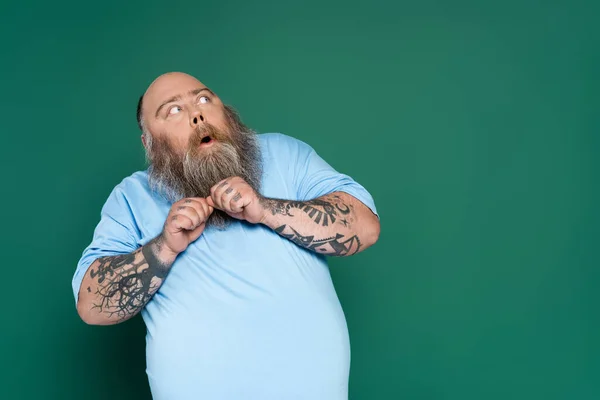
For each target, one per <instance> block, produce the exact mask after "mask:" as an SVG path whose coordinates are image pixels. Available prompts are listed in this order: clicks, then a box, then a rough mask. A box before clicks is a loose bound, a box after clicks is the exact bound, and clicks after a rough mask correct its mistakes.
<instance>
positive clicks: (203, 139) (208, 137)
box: [200, 136, 212, 144]
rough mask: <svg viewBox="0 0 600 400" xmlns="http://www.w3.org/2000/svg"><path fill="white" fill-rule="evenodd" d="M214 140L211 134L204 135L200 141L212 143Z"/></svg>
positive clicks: (201, 142)
mask: <svg viewBox="0 0 600 400" xmlns="http://www.w3.org/2000/svg"><path fill="white" fill-rule="evenodd" d="M210 142H212V138H211V137H210V136H204V137H203V138H202V140H201V141H200V144H205V143H210Z"/></svg>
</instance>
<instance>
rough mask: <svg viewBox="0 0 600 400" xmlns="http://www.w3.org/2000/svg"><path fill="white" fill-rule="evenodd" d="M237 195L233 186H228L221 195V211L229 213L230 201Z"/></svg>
mask: <svg viewBox="0 0 600 400" xmlns="http://www.w3.org/2000/svg"><path fill="white" fill-rule="evenodd" d="M238 193H239V192H238V191H237V190H236V189H235V188H234V187H233V186H228V187H227V189H225V190H224V191H223V193H221V201H220V203H221V204H222V205H223V210H225V211H231V199H232V198H233V197H234V196H235V195H237V194H238Z"/></svg>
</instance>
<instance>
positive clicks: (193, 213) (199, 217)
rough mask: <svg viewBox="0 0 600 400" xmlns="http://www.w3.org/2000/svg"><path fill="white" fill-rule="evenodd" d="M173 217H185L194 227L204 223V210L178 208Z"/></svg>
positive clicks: (187, 207) (198, 207)
mask: <svg viewBox="0 0 600 400" xmlns="http://www.w3.org/2000/svg"><path fill="white" fill-rule="evenodd" d="M173 214H174V215H185V216H186V217H188V218H189V219H191V220H192V222H193V223H194V227H196V226H198V225H200V224H201V223H202V222H204V210H202V207H201V206H199V205H198V206H196V207H190V206H179V207H177V208H176V209H175V211H174V213H173Z"/></svg>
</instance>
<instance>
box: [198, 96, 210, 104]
mask: <svg viewBox="0 0 600 400" xmlns="http://www.w3.org/2000/svg"><path fill="white" fill-rule="evenodd" d="M208 101H209V99H208V97H206V96H200V98H199V99H198V102H199V103H201V104H205V103H208Z"/></svg>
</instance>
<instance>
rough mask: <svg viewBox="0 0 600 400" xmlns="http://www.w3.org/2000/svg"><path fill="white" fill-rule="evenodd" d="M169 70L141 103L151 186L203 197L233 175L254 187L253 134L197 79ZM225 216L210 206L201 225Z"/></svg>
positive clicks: (222, 221)
mask: <svg viewBox="0 0 600 400" xmlns="http://www.w3.org/2000/svg"><path fill="white" fill-rule="evenodd" d="M172 75H175V74H168V75H166V76H162V77H160V78H159V79H157V80H156V81H155V82H154V83H153V84H152V85H150V88H149V89H148V91H147V92H146V95H145V97H144V101H143V103H142V118H143V121H144V124H145V126H146V129H147V130H148V132H149V133H150V134H151V141H149V138H146V141H145V142H144V145H145V147H146V155H147V159H148V161H149V163H150V168H149V175H148V179H149V183H150V186H151V188H152V189H153V190H157V191H159V192H162V193H163V194H165V195H166V197H167V198H168V199H169V200H170V201H172V202H175V201H177V200H179V199H181V198H183V197H204V198H206V197H208V196H209V195H210V188H211V187H212V186H214V185H215V184H216V183H218V182H219V181H221V180H223V179H226V178H229V177H232V176H239V177H241V178H243V179H244V180H245V181H246V182H248V184H250V186H252V187H253V188H254V189H255V190H256V191H259V189H260V179H261V173H262V168H261V167H262V166H261V158H260V149H259V146H258V140H257V138H256V135H255V133H254V132H253V131H252V130H250V129H248V128H247V127H246V126H245V125H244V124H243V123H242V122H241V121H240V119H239V116H238V115H237V113H236V112H235V110H233V109H232V108H231V107H229V106H225V105H223V103H221V100H220V99H219V98H218V97H217V96H216V95H214V94H213V93H212V92H211V91H210V90H208V89H207V88H206V87H205V86H204V85H202V84H201V83H200V82H199V81H198V80H196V79H195V78H192V77H190V76H188V75H184V74H176V75H175V76H172ZM171 84H172V85H173V86H170V85H171ZM228 220H229V217H228V216H227V214H225V213H223V212H221V211H219V210H215V211H214V212H213V214H212V215H211V216H210V218H209V220H208V221H207V224H208V225H216V226H221V227H223V226H225V225H226V224H227V221H228Z"/></svg>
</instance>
